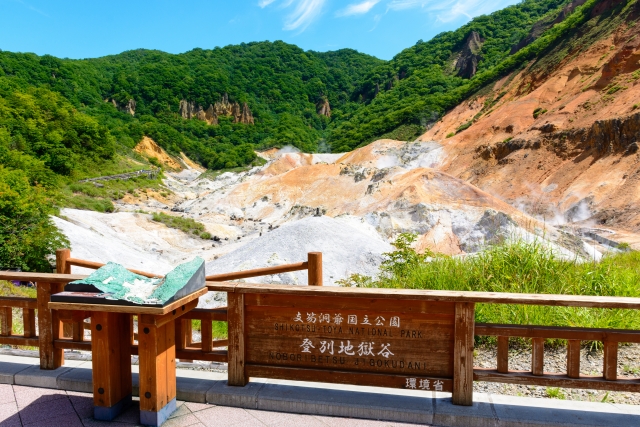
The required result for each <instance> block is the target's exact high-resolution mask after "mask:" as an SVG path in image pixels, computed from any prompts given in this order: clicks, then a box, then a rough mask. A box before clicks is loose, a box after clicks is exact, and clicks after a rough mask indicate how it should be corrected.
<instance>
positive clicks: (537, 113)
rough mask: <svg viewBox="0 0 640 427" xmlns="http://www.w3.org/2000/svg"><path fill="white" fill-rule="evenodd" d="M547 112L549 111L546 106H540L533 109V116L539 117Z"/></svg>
mask: <svg viewBox="0 0 640 427" xmlns="http://www.w3.org/2000/svg"><path fill="white" fill-rule="evenodd" d="M546 112H547V110H546V109H545V108H541V107H538V108H536V109H535V110H533V118H534V119H537V118H538V117H540V116H541V115H543V114H544V113H546Z"/></svg>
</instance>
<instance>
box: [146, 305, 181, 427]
mask: <svg viewBox="0 0 640 427" xmlns="http://www.w3.org/2000/svg"><path fill="white" fill-rule="evenodd" d="M175 336H176V328H175V321H173V320H171V321H169V322H166V323H165V324H163V325H162V326H156V317H155V316H151V315H144V314H143V315H140V316H138V356H139V357H138V361H139V363H140V423H141V424H144V425H152V426H159V425H161V424H162V423H163V422H164V421H165V420H166V419H168V418H169V416H170V415H171V414H172V413H173V412H174V411H175V410H176V341H175Z"/></svg>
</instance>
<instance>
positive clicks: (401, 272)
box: [343, 234, 640, 329]
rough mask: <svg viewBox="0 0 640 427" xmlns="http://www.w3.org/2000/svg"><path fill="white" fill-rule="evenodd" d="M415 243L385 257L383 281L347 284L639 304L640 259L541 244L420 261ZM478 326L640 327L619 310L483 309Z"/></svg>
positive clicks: (405, 239) (404, 241) (405, 242)
mask: <svg viewBox="0 0 640 427" xmlns="http://www.w3.org/2000/svg"><path fill="white" fill-rule="evenodd" d="M413 239H414V237H413V236H411V235H406V234H404V235H401V236H400V238H399V239H398V241H397V242H396V243H395V246H396V248H397V250H396V251H394V252H392V253H389V254H387V258H386V261H385V262H384V263H383V267H382V271H383V273H382V275H381V276H380V277H379V278H377V279H373V278H369V277H364V276H353V277H351V278H350V279H349V280H347V281H345V282H344V283H343V285H351V286H362V287H382V288H408V289H434V290H452V291H481V292H514V293H532V294H568V295H602V296H621V297H636V298H637V297H640V289H639V288H638V283H640V252H624V253H619V254H615V255H609V256H606V257H605V258H604V259H603V260H602V261H600V262H578V261H567V260H563V259H560V258H558V257H557V256H555V255H554V254H553V253H552V252H550V251H549V250H548V249H545V248H544V247H543V246H542V245H541V244H538V243H510V244H505V245H501V246H495V247H492V248H490V249H489V250H487V251H485V252H482V253H479V254H477V255H474V256H468V257H465V258H460V257H448V256H441V255H438V256H435V255H433V254H427V255H431V256H433V258H432V259H431V260H429V261H428V262H427V260H426V259H425V258H424V257H425V255H421V254H416V253H415V251H414V250H413V249H412V248H411V246H410V244H411V242H412V241H413ZM476 320H477V321H478V322H491V323H509V324H529V325H551V326H581V327H593V328H620V329H638V328H640V314H639V313H637V312H636V311H629V310H617V309H587V308H568V307H542V306H524V305H501V304H478V305H477V308H476Z"/></svg>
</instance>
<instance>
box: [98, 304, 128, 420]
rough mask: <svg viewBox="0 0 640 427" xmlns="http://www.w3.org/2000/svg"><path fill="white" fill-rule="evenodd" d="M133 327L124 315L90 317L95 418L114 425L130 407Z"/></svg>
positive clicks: (110, 314) (113, 314) (112, 314)
mask: <svg viewBox="0 0 640 427" xmlns="http://www.w3.org/2000/svg"><path fill="white" fill-rule="evenodd" d="M130 335H131V323H130V322H129V315H128V314H124V313H106V312H101V311H96V312H94V313H93V314H92V316H91V353H92V357H91V360H92V362H91V364H92V367H93V405H94V410H93V411H94V417H95V419H97V420H100V421H111V420H113V419H114V418H115V417H117V416H118V415H119V414H120V413H121V412H122V410H123V409H125V408H126V407H127V406H129V404H130V403H131V390H132V388H131V356H130V354H131V352H130V348H131V344H130V343H129V337H130Z"/></svg>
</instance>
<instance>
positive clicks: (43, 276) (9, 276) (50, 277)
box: [0, 271, 87, 283]
mask: <svg viewBox="0 0 640 427" xmlns="http://www.w3.org/2000/svg"><path fill="white" fill-rule="evenodd" d="M85 277H87V275H86V274H57V273H35V272H33V273H32V272H11V271H0V280H19V281H21V282H34V283H35V282H46V283H69V282H73V281H74V280H80V279H84V278H85Z"/></svg>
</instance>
